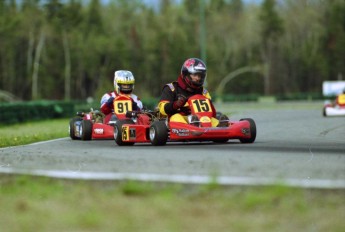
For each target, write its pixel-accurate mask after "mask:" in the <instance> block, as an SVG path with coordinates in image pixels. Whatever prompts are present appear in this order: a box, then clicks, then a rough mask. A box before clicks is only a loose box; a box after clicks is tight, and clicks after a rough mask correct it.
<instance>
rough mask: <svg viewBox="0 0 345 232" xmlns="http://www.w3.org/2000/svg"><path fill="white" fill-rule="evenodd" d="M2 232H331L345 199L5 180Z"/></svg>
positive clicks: (319, 193) (295, 192) (320, 193)
mask: <svg viewBox="0 0 345 232" xmlns="http://www.w3.org/2000/svg"><path fill="white" fill-rule="evenodd" d="M0 205H1V207H0V230H1V231H11V232H12V231H13V232H16V231H18V232H19V231H20V232H22V231H28V232H29V231H33V232H37V231H126V232H131V231H148V232H152V231H157V232H159V231H186V232H187V231H188V232H189V231H198V232H202V231H258V232H260V231H265V232H266V231H333V232H337V231H339V232H341V231H343V229H344V228H345V222H344V220H343V218H344V214H345V197H344V191H335V190H308V189H298V188H289V187H284V186H271V187H234V186H232V187H221V186H212V187H211V188H210V187H209V186H207V185H206V186H205V185H199V186H196V185H174V184H153V183H139V182H133V181H123V182H113V181H76V180H61V179H50V178H43V177H29V176H10V175H5V176H2V177H1V179H0Z"/></svg>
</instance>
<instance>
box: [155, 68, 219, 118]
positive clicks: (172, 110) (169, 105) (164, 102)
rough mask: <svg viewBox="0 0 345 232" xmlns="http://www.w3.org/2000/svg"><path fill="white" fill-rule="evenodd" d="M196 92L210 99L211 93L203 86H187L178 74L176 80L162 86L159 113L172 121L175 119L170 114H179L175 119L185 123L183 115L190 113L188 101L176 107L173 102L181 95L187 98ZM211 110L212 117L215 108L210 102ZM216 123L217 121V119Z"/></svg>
mask: <svg viewBox="0 0 345 232" xmlns="http://www.w3.org/2000/svg"><path fill="white" fill-rule="evenodd" d="M196 94H201V95H204V96H205V97H207V98H209V99H210V100H211V95H210V94H209V92H208V91H207V90H206V89H205V88H203V87H201V88H199V89H192V88H189V87H188V86H187V84H186V83H185V82H184V81H183V79H182V76H181V75H180V76H179V77H178V79H177V81H174V82H172V83H169V84H166V85H165V86H164V87H163V91H162V94H161V98H160V101H159V103H158V108H159V112H160V113H161V115H162V116H167V117H169V118H170V120H172V121H175V120H174V118H172V116H174V115H179V117H178V118H179V119H177V120H176V121H180V122H184V123H187V120H186V117H185V116H187V115H190V113H191V112H190V108H189V105H188V102H186V103H185V104H184V105H183V106H182V107H180V108H176V107H175V106H174V104H175V102H176V101H178V99H179V97H180V96H181V95H182V96H184V97H185V98H186V99H188V98H189V97H191V96H193V95H196ZM212 111H213V113H214V115H213V117H216V110H215V109H214V106H213V104H212ZM181 116H182V117H183V118H184V120H183V121H181V120H182V117H181ZM214 120H217V119H215V118H214ZM216 123H218V120H217V122H216Z"/></svg>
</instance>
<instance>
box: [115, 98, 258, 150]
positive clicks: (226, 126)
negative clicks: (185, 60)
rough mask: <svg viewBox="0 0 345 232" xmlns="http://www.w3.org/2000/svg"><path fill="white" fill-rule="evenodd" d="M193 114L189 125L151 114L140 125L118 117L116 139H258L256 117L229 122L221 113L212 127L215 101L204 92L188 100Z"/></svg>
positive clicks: (157, 143)
mask: <svg viewBox="0 0 345 232" xmlns="http://www.w3.org/2000/svg"><path fill="white" fill-rule="evenodd" d="M188 105H189V107H190V110H191V115H189V116H188V122H189V123H188V124H186V123H183V122H175V121H170V120H169V118H162V117H159V116H158V117H155V115H154V114H152V115H151V117H150V120H149V121H150V123H149V124H147V123H148V121H146V123H143V124H141V125H134V124H133V123H132V122H129V121H126V120H128V119H126V120H125V121H124V120H118V121H116V122H115V126H114V137H115V142H116V143H117V144H118V145H133V144H134V143H137V142H151V144H152V145H155V146H160V145H165V144H166V143H167V141H169V142H178V141H213V142H216V143H225V142H227V141H228V140H230V139H239V140H240V142H242V143H253V142H254V141H255V138H256V125H255V122H254V120H253V119H251V118H243V119H241V120H239V121H230V120H229V119H228V117H227V116H225V115H220V116H218V119H219V121H220V123H219V125H218V126H217V127H213V126H212V123H211V118H212V116H213V115H214V112H213V110H212V109H214V107H213V105H212V102H211V101H210V100H209V99H208V98H206V97H204V96H203V95H194V96H192V97H190V98H189V99H188Z"/></svg>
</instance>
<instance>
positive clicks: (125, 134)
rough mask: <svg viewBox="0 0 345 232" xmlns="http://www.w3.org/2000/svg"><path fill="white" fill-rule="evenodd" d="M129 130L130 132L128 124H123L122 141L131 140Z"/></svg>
mask: <svg viewBox="0 0 345 232" xmlns="http://www.w3.org/2000/svg"><path fill="white" fill-rule="evenodd" d="M128 132H129V129H128V126H122V141H128V140H129V136H128Z"/></svg>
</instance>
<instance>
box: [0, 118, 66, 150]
mask: <svg viewBox="0 0 345 232" xmlns="http://www.w3.org/2000/svg"><path fill="white" fill-rule="evenodd" d="M68 126H69V119H52V120H46V121H39V122H27V123H20V124H14V125H9V126H4V125H2V126H1V127H0V138H1V139H0V147H10V146H18V145H25V144H30V143H34V142H39V141H44V140H50V139H57V138H63V137H67V136H68Z"/></svg>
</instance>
